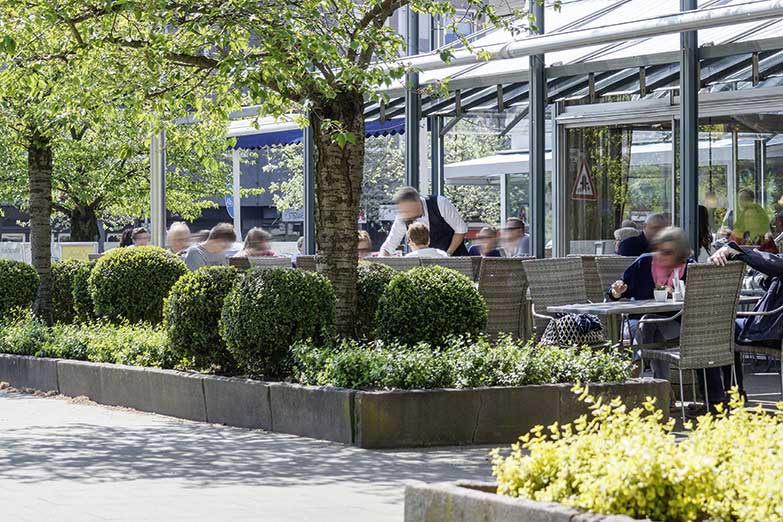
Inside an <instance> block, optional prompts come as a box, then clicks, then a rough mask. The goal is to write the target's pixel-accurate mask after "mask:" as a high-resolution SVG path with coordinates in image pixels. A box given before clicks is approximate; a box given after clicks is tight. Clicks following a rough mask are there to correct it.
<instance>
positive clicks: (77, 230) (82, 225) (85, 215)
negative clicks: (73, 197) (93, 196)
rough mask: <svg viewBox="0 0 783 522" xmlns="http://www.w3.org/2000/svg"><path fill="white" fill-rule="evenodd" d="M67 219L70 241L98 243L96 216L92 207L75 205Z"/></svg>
mask: <svg viewBox="0 0 783 522" xmlns="http://www.w3.org/2000/svg"><path fill="white" fill-rule="evenodd" d="M68 217H69V218H70V222H71V241H98V214H96V212H95V209H94V208H93V207H92V206H90V205H80V204H77V205H76V208H74V209H73V210H72V211H71V213H70V215H69V216H68Z"/></svg>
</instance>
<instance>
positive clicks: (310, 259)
mask: <svg viewBox="0 0 783 522" xmlns="http://www.w3.org/2000/svg"><path fill="white" fill-rule="evenodd" d="M296 268H298V269H299V270H304V271H305V272H315V256H296Z"/></svg>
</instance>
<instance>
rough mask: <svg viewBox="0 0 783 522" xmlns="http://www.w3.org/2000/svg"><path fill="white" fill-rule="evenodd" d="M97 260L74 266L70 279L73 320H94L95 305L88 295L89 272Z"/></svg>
mask: <svg viewBox="0 0 783 522" xmlns="http://www.w3.org/2000/svg"><path fill="white" fill-rule="evenodd" d="M96 263H97V261H89V262H87V263H82V264H80V265H78V266H77V267H76V269H75V270H74V272H73V276H72V281H71V297H72V299H73V313H74V320H76V321H78V322H82V323H85V322H89V321H92V320H94V319H95V318H96V317H95V305H94V303H93V302H92V296H91V295H90V273H92V269H93V268H95V264H96Z"/></svg>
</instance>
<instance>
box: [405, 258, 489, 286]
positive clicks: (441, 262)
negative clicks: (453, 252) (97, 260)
mask: <svg viewBox="0 0 783 522" xmlns="http://www.w3.org/2000/svg"><path fill="white" fill-rule="evenodd" d="M473 259H475V258H473V257H436V258H427V257H422V258H420V260H421V266H431V265H438V266H445V267H446V268H451V269H452V270H456V271H457V272H459V273H460V274H463V275H466V276H468V277H469V278H470V279H471V281H475V280H476V270H475V264H474V263H475V262H474V261H473ZM478 259H479V261H480V260H481V258H480V257H479V258H478Z"/></svg>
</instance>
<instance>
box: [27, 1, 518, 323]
mask: <svg viewBox="0 0 783 522" xmlns="http://www.w3.org/2000/svg"><path fill="white" fill-rule="evenodd" d="M465 4H466V7H467V8H468V13H469V15H468V16H470V17H471V18H475V19H476V21H478V20H479V19H484V20H486V21H487V23H490V24H494V25H500V26H506V27H510V24H508V22H507V21H506V20H504V19H502V18H500V17H499V16H498V15H497V14H496V13H495V10H494V8H493V7H492V6H490V5H488V4H486V3H485V2H483V1H482V0H467V1H466V2H465ZM405 6H409V8H410V9H413V11H415V12H417V13H423V14H426V15H435V16H439V17H440V16H442V17H443V19H447V20H452V21H453V22H452V23H450V25H451V28H452V29H453V30H454V31H455V32H458V31H459V28H458V27H457V24H458V22H459V20H458V19H455V17H454V14H455V9H454V7H453V6H452V5H451V4H449V3H448V2H445V1H442V0H366V1H363V2H354V1H353V0H317V1H316V0H300V1H298V2H288V1H282V0H265V1H263V2H259V1H258V0H234V1H232V2H205V1H203V0H145V1H143V2H142V1H138V0H101V1H95V0H93V1H84V0H63V1H60V2H57V3H36V4H28V5H27V6H26V7H25V9H27V10H28V11H31V12H32V13H33V14H34V15H35V16H40V17H42V18H44V19H46V20H52V21H56V22H57V23H58V24H59V26H60V27H63V28H68V29H69V30H70V31H72V32H73V33H74V35H75V38H76V40H77V41H78V43H79V47H81V48H99V49H100V48H104V47H106V46H107V45H115V46H119V47H123V48H125V49H128V50H129V51H138V53H136V56H139V57H141V58H143V59H145V60H146V62H147V65H148V66H153V67H154V66H159V65H160V64H161V63H163V62H166V63H168V64H169V65H175V66H177V67H178V68H181V69H183V70H186V71H192V70H194V69H198V70H201V71H204V75H205V77H208V78H225V79H226V83H225V84H224V86H223V87H224V89H223V91H222V93H225V92H227V91H230V92H234V93H236V96H237V101H240V97H241V96H245V101H250V102H253V103H256V104H259V105H260V107H261V112H262V113H263V114H271V115H278V116H280V115H283V114H287V113H291V112H296V113H298V114H300V115H302V117H301V118H300V122H301V123H303V124H304V123H309V125H310V126H311V127H312V129H313V135H314V141H315V145H316V154H315V156H316V157H315V165H316V227H317V228H316V230H317V243H318V245H319V249H320V253H321V254H322V255H323V256H324V259H325V272H326V275H327V276H328V277H329V279H330V280H331V281H332V285H333V287H334V290H335V294H336V296H337V300H338V303H337V323H338V329H339V330H340V332H341V333H343V334H351V333H352V329H353V315H354V311H355V306H356V258H357V256H356V250H357V249H356V243H357V240H356V231H355V227H356V221H357V218H358V214H359V210H360V205H361V187H362V174H363V163H364V141H365V139H364V117H363V110H364V102H365V96H368V97H370V98H375V99H377V98H378V96H377V95H375V94H374V92H375V89H377V88H378V87H379V86H383V85H389V84H390V83H391V82H393V81H395V80H398V79H400V78H402V77H403V76H404V74H405V73H406V69H405V67H404V66H403V65H401V64H399V63H398V62H397V58H398V56H399V55H400V53H401V52H402V50H403V48H404V42H403V40H402V38H401V37H400V36H399V35H398V34H396V33H395V32H394V31H393V30H392V29H391V28H390V27H388V26H386V25H385V22H386V21H387V19H388V18H389V17H390V16H391V15H392V14H394V13H395V12H396V11H397V10H399V9H400V8H402V7H405ZM515 14H517V15H520V14H521V13H519V12H515ZM465 43H466V44H468V43H469V42H467V40H465ZM448 56H449V52H448V51H446V52H444V53H442V58H444V59H448ZM305 119H306V121H305Z"/></svg>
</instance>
